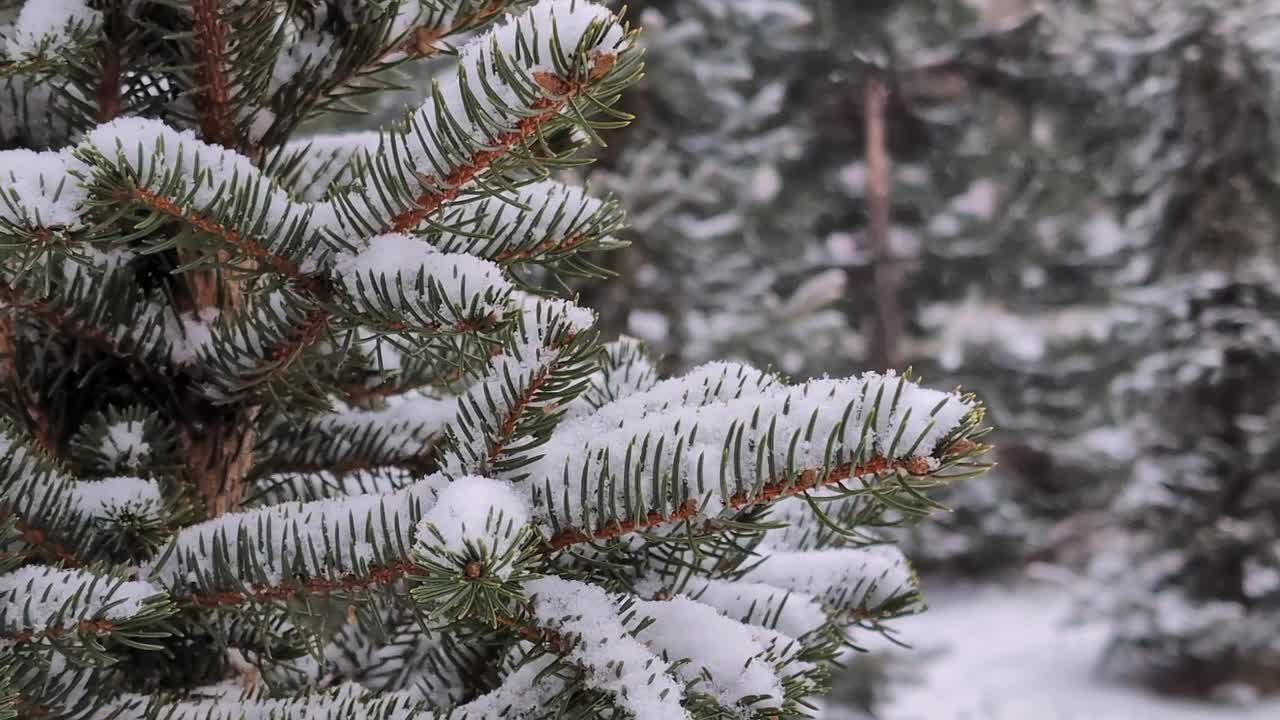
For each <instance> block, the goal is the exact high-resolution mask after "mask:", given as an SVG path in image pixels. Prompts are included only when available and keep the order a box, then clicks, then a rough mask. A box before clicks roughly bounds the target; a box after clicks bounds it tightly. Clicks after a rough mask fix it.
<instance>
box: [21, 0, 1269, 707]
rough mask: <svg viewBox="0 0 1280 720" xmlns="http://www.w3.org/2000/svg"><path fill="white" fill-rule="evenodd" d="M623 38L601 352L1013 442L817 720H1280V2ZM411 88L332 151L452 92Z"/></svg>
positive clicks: (575, 170)
mask: <svg viewBox="0 0 1280 720" xmlns="http://www.w3.org/2000/svg"><path fill="white" fill-rule="evenodd" d="M51 2H52V0H51ZM601 2H604V0H601ZM606 4H608V5H609V6H610V8H611V9H614V10H619V11H625V16H626V17H627V18H628V19H629V20H630V21H632V22H633V23H635V24H636V25H638V26H640V27H642V28H644V32H643V33H642V34H641V35H640V40H639V42H640V43H641V44H642V45H643V46H644V48H645V52H646V55H645V64H646V67H647V70H646V79H645V80H644V81H642V82H640V83H639V85H638V86H636V87H635V88H632V89H630V90H629V91H628V93H626V94H624V95H623V98H622V100H621V109H622V110H624V111H626V112H628V113H631V114H633V115H634V116H635V120H634V122H633V123H632V124H631V125H630V127H629V128H628V129H627V130H626V131H624V132H603V133H602V134H603V138H604V140H605V141H606V142H607V146H605V147H602V148H599V149H598V150H594V151H593V152H594V154H595V156H594V158H593V160H594V162H592V163H590V164H582V165H580V166H575V167H572V168H571V169H570V170H569V171H568V172H566V173H562V174H559V175H558V176H557V178H558V179H559V180H563V181H566V182H570V183H574V184H577V183H581V184H585V185H586V186H588V187H589V188H590V189H591V191H592V192H594V193H596V194H598V195H604V194H610V195H612V196H614V197H616V198H617V200H618V201H619V202H620V203H621V204H622V206H623V207H624V208H625V210H626V212H627V218H628V220H627V229H626V230H625V231H624V232H623V235H622V238H623V239H624V240H626V241H628V242H629V243H630V244H629V245H628V246H627V247H625V248H623V249H620V250H618V249H614V248H612V247H610V248H609V250H610V252H599V253H595V254H593V255H592V256H591V257H590V258H589V260H590V261H591V262H593V263H596V264H598V265H599V267H601V268H604V269H606V270H607V271H609V273H608V274H610V275H611V276H612V277H609V278H607V279H592V278H584V277H576V276H567V277H566V278H565V279H564V280H565V282H566V283H567V284H568V287H567V288H566V289H567V290H568V291H569V293H571V294H574V295H576V296H577V297H578V301H579V303H580V304H581V305H582V306H584V307H589V308H593V309H595V310H596V311H597V312H598V313H599V319H598V322H597V325H596V327H597V328H598V329H599V331H600V334H601V337H603V338H605V339H607V340H614V339H616V338H619V337H623V336H629V337H633V338H636V339H638V340H640V341H642V342H643V344H644V345H645V346H647V348H648V349H649V350H650V351H651V352H652V354H653V356H654V357H656V358H660V363H659V368H658V369H659V371H660V373H661V374H662V375H663V376H673V375H678V374H680V373H685V372H687V371H689V370H690V369H693V368H697V367H698V366H700V365H703V364H704V363H707V362H709V361H712V360H740V361H743V362H746V363H750V364H752V365H754V366H756V367H761V368H766V367H767V368H772V369H776V370H778V371H780V372H781V373H782V374H784V375H785V376H787V377H788V378H791V379H793V380H795V381H796V382H801V381H805V380H809V379H812V378H820V377H824V376H828V375H829V376H834V377H843V376H848V375H852V374H856V373H860V372H863V371H867V370H875V371H882V370H886V369H889V368H908V367H909V368H911V370H912V373H913V375H914V376H915V377H918V378H923V380H924V381H926V382H927V383H928V384H929V385H930V386H932V387H936V388H945V389H950V388H955V387H961V388H963V389H964V390H965V391H972V392H974V393H976V395H977V396H978V397H980V398H981V399H982V401H983V403H985V406H986V408H987V416H986V422H987V423H988V424H990V425H991V426H992V427H994V428H995V431H994V432H993V434H992V435H991V436H990V442H991V444H992V445H993V446H994V447H995V450H994V452H993V453H992V455H993V456H992V457H989V458H988V459H989V460H991V461H993V462H994V463H995V466H994V468H993V469H992V470H991V471H990V472H989V473H987V474H985V475H981V476H979V477H975V478H971V479H966V480H965V481H963V482H958V483H955V484H954V485H953V486H951V487H948V488H947V489H946V491H945V494H944V496H943V497H942V498H941V500H942V502H943V504H944V505H945V506H946V508H947V510H946V511H944V512H939V513H936V514H935V515H934V516H933V517H932V518H930V520H928V521H926V522H922V523H920V524H918V525H915V526H911V527H892V528H886V529H885V530H884V532H885V533H886V534H888V535H890V536H891V537H892V538H893V539H895V540H896V541H898V542H899V543H900V544H901V545H902V547H903V549H904V551H905V553H906V555H907V556H908V557H909V558H910V559H911V561H912V562H913V564H914V566H915V568H916V570H917V572H918V573H919V575H920V577H921V582H922V586H923V588H924V591H925V595H926V597H927V599H928V601H929V605H930V608H929V610H928V612H925V613H923V614H921V615H918V616H913V617H906V618H902V619H900V620H898V621H896V622H895V623H893V624H892V628H891V629H892V632H891V633H890V634H889V638H888V639H882V638H879V637H876V638H875V639H874V642H870V643H869V644H867V645H866V646H859V647H856V648H851V649H850V651H849V652H848V653H847V654H845V656H844V665H845V667H844V668H843V669H842V670H841V671H840V672H839V674H838V676H837V679H836V681H835V683H834V688H835V691H834V694H833V696H832V697H831V698H830V700H829V701H828V703H827V704H826V705H825V706H823V707H820V708H817V709H815V711H814V712H815V714H816V716H817V717H822V718H826V719H827V720H1015V719H1016V720H1084V719H1086V718H1087V719H1088V720H1227V719H1228V718H1243V719H1246V720H1247V719H1249V718H1257V719H1261V718H1276V717H1280V701H1277V700H1276V699H1275V698H1276V697H1277V696H1280V262H1278V261H1280V235H1278V231H1280V172H1278V171H1277V168H1280V162H1278V161H1280V1H1276V0H611V1H610V2H607V3H606ZM17 5H18V3H16V2H9V1H8V0H0V21H3V22H9V21H11V20H12V16H13V15H14V13H15V12H16V7H17ZM299 52H300V53H301V55H300V56H299V57H300V58H301V59H300V60H299V65H300V66H305V64H306V63H307V62H310V59H311V58H310V57H309V56H307V53H309V52H310V53H314V52H317V51H316V50H315V48H311V49H307V48H305V47H304V48H303V49H302V50H301V51H299ZM295 59H296V58H295ZM437 59H438V58H437ZM297 70H298V67H293V68H292V69H291V70H290V69H281V70H280V72H283V73H288V72H290V71H294V72H296V71H297ZM399 70H400V72H401V73H402V75H401V76H400V77H399V78H398V80H397V82H398V83H399V84H400V85H401V86H402V88H401V89H399V90H397V91H395V92H380V93H377V94H373V95H370V96H369V98H356V99H355V100H354V102H356V103H357V104H360V103H363V104H364V105H365V107H363V110H364V111H366V112H363V113H352V114H349V115H348V114H337V115H338V117H336V118H335V117H333V116H332V115H331V116H327V117H326V118H325V119H324V121H323V122H314V123H311V124H310V125H307V126H305V128H304V130H305V133H304V139H305V136H306V134H314V135H316V136H319V135H322V134H325V135H326V136H328V134H332V133H338V132H341V133H348V132H349V133H369V134H370V137H375V136H374V135H373V131H374V129H376V128H378V127H381V126H385V125H387V124H388V123H389V122H392V121H394V120H395V119H397V118H399V117H401V116H403V114H404V112H405V109H406V107H413V106H417V105H419V104H421V103H423V102H424V98H426V94H427V91H428V90H429V89H430V87H431V84H430V82H429V81H430V80H431V79H432V76H431V75H430V74H429V73H430V72H438V73H441V75H440V76H439V77H444V75H443V74H444V73H453V72H456V68H455V67H452V66H450V64H448V63H433V64H431V65H430V67H429V68H428V66H427V64H425V63H416V62H413V61H410V62H406V63H405V64H403V65H401V66H400V67H399ZM277 80H279V78H277ZM165 91H166V88H165V87H163V84H160V85H158V86H157V87H155V88H151V89H149V90H148V92H151V93H154V94H155V95H156V96H162V95H163V94H164V93H165ZM15 97H16V96H15ZM428 102H429V101H428ZM6 117H7V116H5V115H3V114H2V113H0V136H3V135H6V133H8V130H7V129H6V128H5V127H4V122H5V118H6ZM335 157H336V155H335ZM334 167H337V165H335V166H334ZM333 179H334V178H321V179H320V180H318V181H316V180H313V181H312V182H315V183H318V184H319V185H321V186H323V185H324V184H325V183H327V182H328V181H329V180H333ZM0 252H3V250H0ZM628 347H629V346H628ZM904 514H906V515H910V514H911V513H904ZM857 639H858V638H855V641H856V640H857Z"/></svg>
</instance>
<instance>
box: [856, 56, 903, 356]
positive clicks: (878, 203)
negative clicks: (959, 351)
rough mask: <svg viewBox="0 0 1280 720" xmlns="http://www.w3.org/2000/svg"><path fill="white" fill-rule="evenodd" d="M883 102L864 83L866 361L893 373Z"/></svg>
mask: <svg viewBox="0 0 1280 720" xmlns="http://www.w3.org/2000/svg"><path fill="white" fill-rule="evenodd" d="M888 99H889V90H888V88H887V87H886V86H885V84H884V81H883V80H881V79H880V78H878V77H871V78H869V79H868V80H867V84H866V87H865V88H864V95H863V103H862V107H863V112H864V113H865V118H864V119H865V122H864V127H865V128H866V143H867V145H866V155H867V214H868V219H869V223H868V225H867V238H868V240H869V241H870V245H871V252H872V256H873V258H874V261H873V262H874V265H873V272H874V281H873V282H874V286H875V309H876V318H875V331H874V334H873V335H872V338H871V355H870V358H869V359H870V361H871V364H872V366H873V367H875V368H876V369H878V370H887V369H889V368H895V367H898V365H899V364H900V363H901V361H902V358H901V348H902V334H903V320H902V307H901V305H900V304H899V298H898V292H899V289H900V285H901V277H900V268H899V267H898V264H897V261H896V259H895V258H894V257H893V248H892V247H891V246H890V244H889V228H890V223H891V222H892V198H891V195H890V185H891V182H890V171H891V166H890V160H889V150H888V132H887V129H886V127H885V109H886V107H887V105H888Z"/></svg>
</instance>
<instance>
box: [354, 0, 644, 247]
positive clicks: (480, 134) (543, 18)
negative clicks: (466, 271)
mask: <svg viewBox="0 0 1280 720" xmlns="http://www.w3.org/2000/svg"><path fill="white" fill-rule="evenodd" d="M633 44H634V43H633V39H632V36H631V35H630V34H629V33H627V32H626V31H625V30H624V29H623V27H622V25H621V21H620V20H619V19H618V18H617V17H616V16H614V15H613V14H612V13H611V12H610V11H609V10H608V9H607V8H605V7H604V6H601V5H597V4H594V3H589V2H579V1H578V0H541V1H540V2H538V3H537V4H535V5H534V6H533V7H532V8H530V9H529V11H528V12H526V13H524V14H523V15H520V16H518V17H514V18H510V19H508V21H507V22H506V23H505V24H502V25H499V26H498V27H496V28H494V29H492V30H490V31H489V32H487V33H486V34H484V35H482V36H480V37H478V38H477V39H475V40H473V41H471V42H470V43H468V44H467V45H466V46H465V47H463V48H462V49H461V51H460V52H459V59H458V72H457V76H456V77H455V78H452V79H450V80H448V81H446V82H442V83H437V84H436V85H435V87H434V88H433V90H432V93H431V96H430V97H429V98H428V99H427V101H426V102H425V103H424V104H423V105H422V107H421V108H419V109H418V110H417V111H416V112H414V113H413V114H412V115H411V116H410V117H409V118H408V120H407V123H406V125H407V127H406V128H405V130H404V131H403V132H390V133H386V134H384V136H383V138H382V141H381V143H380V145H379V149H380V153H379V154H380V155H381V156H383V157H391V158H403V159H405V160H404V161H401V163H400V164H394V163H392V164H388V163H385V162H383V163H375V162H373V160H372V159H366V160H365V161H364V163H365V164H366V166H367V167H369V168H370V170H371V171H372V172H371V173H370V176H369V178H368V180H369V181H370V185H369V187H367V188H365V189H364V190H361V191H359V192H353V193H348V194H346V195H344V196H343V197H341V198H339V200H340V201H341V202H342V203H343V206H344V210H345V215H346V217H347V218H348V219H349V220H350V221H351V223H352V224H353V226H354V227H355V228H357V230H358V232H359V234H361V235H364V236H369V235H374V234H377V233H380V232H388V231H395V232H402V231H405V230H409V229H411V228H413V227H415V226H417V225H418V224H419V223H421V222H422V221H423V220H424V219H426V218H428V217H429V216H431V215H433V214H434V213H436V212H437V211H438V210H439V209H440V208H441V207H442V205H444V203H446V202H448V201H450V200H453V199H455V198H457V197H458V196H459V195H460V193H461V192H462V189H463V188H464V187H465V186H466V185H468V184H469V183H471V182H472V181H474V180H475V179H476V178H477V177H478V176H479V175H480V174H481V173H482V172H484V171H485V170H489V169H491V168H494V167H495V163H500V162H510V161H517V162H526V161H528V160H529V156H528V153H523V152H518V151H515V148H518V147H520V146H522V145H524V144H525V143H527V142H529V141H531V140H533V139H534V138H535V137H537V136H539V135H540V134H541V133H544V132H545V130H546V128H547V126H548V125H549V124H550V123H553V122H558V121H562V120H563V121H566V122H567V121H570V120H572V121H573V122H576V123H580V124H581V123H586V122H587V121H586V120H584V119H582V118H585V117H586V115H588V114H592V113H593V112H594V111H595V110H597V109H598V108H599V107H601V106H607V105H608V104H609V102H611V101H612V98H613V97H614V96H615V95H616V94H617V91H618V90H619V89H620V88H621V87H623V86H625V85H627V84H630V83H631V82H634V80H635V79H636V77H637V76H638V66H637V64H636V62H635V61H632V60H628V62H625V63H624V62H622V61H621V60H622V56H623V54H624V53H626V54H628V58H632V57H634V55H635V53H634V52H628V51H631V50H632V48H633ZM587 97H591V98H593V102H592V103H591V105H590V106H589V108H590V109H589V110H588V106H584V107H579V106H578V103H579V101H580V100H582V99H585V98H587Z"/></svg>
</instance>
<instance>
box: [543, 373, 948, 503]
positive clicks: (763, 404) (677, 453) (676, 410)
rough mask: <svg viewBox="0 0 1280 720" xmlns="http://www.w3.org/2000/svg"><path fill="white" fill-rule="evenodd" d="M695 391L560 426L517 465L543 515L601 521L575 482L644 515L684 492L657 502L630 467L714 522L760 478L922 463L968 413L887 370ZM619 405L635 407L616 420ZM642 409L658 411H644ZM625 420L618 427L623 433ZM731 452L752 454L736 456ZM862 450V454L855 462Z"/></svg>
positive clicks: (654, 396) (640, 397)
mask: <svg viewBox="0 0 1280 720" xmlns="http://www.w3.org/2000/svg"><path fill="white" fill-rule="evenodd" d="M697 387H698V386H697V385H696V384H695V385H694V387H693V388H686V387H682V386H681V385H679V384H676V385H664V384H662V383H659V384H658V385H657V386H655V387H654V388H653V389H652V390H649V391H647V392H642V393H636V394H634V395H631V396H629V397H627V398H625V399H623V400H621V401H619V402H618V403H612V404H610V405H606V406H605V407H604V408H602V409H601V411H600V412H599V413H597V414H595V415H589V416H585V417H583V418H580V419H578V420H575V421H573V422H571V423H565V424H564V425H562V426H561V427H559V428H557V430H556V432H555V433H554V434H553V435H552V437H551V439H550V441H549V442H548V443H547V444H546V445H544V446H543V448H542V449H541V450H540V452H541V453H542V457H541V459H540V460H539V461H538V462H536V463H534V464H533V465H530V466H529V467H528V468H522V469H521V472H522V473H527V474H528V476H529V478H530V479H531V480H532V482H533V485H534V487H535V488H540V489H542V493H543V494H542V496H541V497H540V498H539V501H540V504H541V505H542V506H543V508H542V509H543V510H544V514H546V515H550V514H552V512H554V514H555V515H556V517H557V520H558V521H559V522H560V523H562V524H568V525H571V526H573V527H578V528H594V527H595V526H596V524H597V523H601V522H604V521H606V518H603V517H596V515H597V514H598V512H597V508H595V507H594V504H593V500H594V497H593V494H592V496H584V495H583V493H582V491H581V489H580V483H579V480H578V479H579V478H582V477H589V478H598V479H599V482H604V483H610V484H612V485H613V486H614V487H616V488H618V490H619V491H621V490H622V487H621V486H622V485H626V487H627V490H626V492H629V493H634V494H636V495H638V496H639V497H638V498H637V499H639V500H642V501H643V502H642V503H639V504H641V505H643V506H644V507H646V508H653V507H656V506H657V504H658V503H659V502H660V501H662V500H664V499H665V500H667V501H672V500H674V501H676V502H683V498H682V497H675V498H672V497H666V498H659V497H658V495H657V490H656V489H655V487H654V483H650V482H643V483H638V484H637V483H634V482H632V481H631V480H630V479H629V478H631V477H632V476H633V475H634V471H633V470H632V469H631V468H633V467H635V464H636V463H645V466H646V469H645V474H646V476H649V475H652V476H654V477H673V478H674V479H675V480H674V483H673V485H671V487H672V488H673V491H674V492H675V493H683V492H684V488H685V487H688V492H689V494H690V499H694V500H696V501H697V502H699V503H700V504H701V512H703V513H705V514H708V515H712V514H716V513H719V512H720V511H721V510H723V509H724V508H725V507H726V506H727V505H728V504H729V503H730V501H731V500H732V499H733V498H734V497H735V496H739V495H741V496H742V497H744V498H750V497H751V495H752V494H753V493H754V492H757V491H758V488H759V487H760V485H761V478H766V477H767V478H776V479H779V480H780V479H782V475H783V473H785V472H786V471H787V469H788V468H791V469H792V470H794V471H796V472H800V471H804V470H808V469H820V468H823V467H829V466H835V465H844V464H850V463H851V462H861V461H864V460H865V459H868V458H870V457H874V456H877V455H879V456H883V457H892V458H895V459H901V458H907V457H911V456H914V457H925V458H927V457H929V456H930V455H931V453H933V451H934V450H935V449H936V445H937V443H938V442H939V441H940V440H941V439H942V438H944V437H945V436H946V435H948V434H949V433H950V432H952V431H953V430H954V429H955V428H957V427H958V426H959V424H960V423H961V421H962V420H963V419H964V417H965V416H966V415H967V414H968V413H969V412H970V411H971V410H972V405H971V404H970V402H969V401H967V400H965V399H963V398H962V397H961V396H959V395H958V394H956V393H944V392H939V391H936V390H931V389H928V388H923V387H920V386H919V385H917V384H915V383H913V382H909V381H907V380H906V379H905V378H902V377H900V376H897V375H895V374H893V373H889V374H886V375H880V374H878V373H866V374H864V375H862V376H861V377H857V378H847V379H840V380H835V379H821V380H812V381H809V382H807V383H803V384H800V385H794V386H785V385H779V386H777V387H773V388H769V389H766V390H765V391H764V392H761V393H749V394H745V395H744V396H742V397H738V398H736V399H732V400H724V401H719V402H709V403H707V404H698V403H699V402H700V400H699V399H698V398H699V397H700V396H699V395H698V394H697V393H694V394H693V395H692V396H690V395H689V394H687V393H686V390H688V389H697ZM717 395H718V393H717ZM702 397H707V396H702ZM895 398H896V399H897V403H896V405H895V403H894V401H895ZM685 403H689V404H688V405H686V404H685ZM615 405H616V406H619V407H621V406H627V407H633V408H636V409H637V410H638V411H639V412H633V413H628V414H626V415H621V414H619V413H618V411H617V410H615V409H614V408H613V407H612V406H615ZM649 408H653V410H654V411H652V412H650V414H647V415H645V414H643V413H645V412H646V411H648V410H649ZM660 408H669V409H666V410H661V411H659V409H660ZM759 418H768V422H767V423H765V422H759V421H758V419H759ZM615 419H616V423H615V422H614V420H615ZM622 420H626V423H625V425H622V426H621V427H619V426H618V423H621V421H622ZM872 420H874V422H872ZM864 428H865V432H864ZM659 438H661V439H663V442H662V443H659V442H658V439H659ZM727 447H728V448H750V449H752V450H747V451H743V452H742V453H741V456H740V457H735V454H736V453H734V452H730V453H726V452H725V449H726V448H727ZM859 449H861V451H862V453H863V455H862V457H861V458H859V457H855V456H856V453H857V451H858V450H859ZM628 458H629V460H628ZM930 462H931V461H930ZM624 466H626V467H624ZM566 497H567V498H568V500H569V503H568V505H567V506H564V499H565V498H566ZM634 500H635V499H633V500H632V501H629V504H628V509H629V508H630V507H631V506H632V504H631V503H634Z"/></svg>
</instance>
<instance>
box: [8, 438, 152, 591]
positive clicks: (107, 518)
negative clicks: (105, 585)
mask: <svg viewBox="0 0 1280 720" xmlns="http://www.w3.org/2000/svg"><path fill="white" fill-rule="evenodd" d="M0 516H12V517H15V518H16V519H17V525H18V530H19V534H18V540H19V541H20V543H19V544H20V545H21V546H25V547H29V548H30V549H31V551H32V552H34V553H36V554H40V555H44V556H46V557H48V558H49V559H50V560H53V561H57V562H60V563H62V564H63V565H65V566H68V567H74V566H78V565H80V564H82V563H83V562H86V561H88V560H91V559H92V557H89V556H90V555H95V554H100V553H104V552H107V551H108V550H109V549H110V543H109V540H110V538H111V536H112V535H113V534H116V533H124V532H128V530H127V528H126V526H132V525H137V524H155V523H159V522H160V521H161V520H162V519H163V517H164V504H163V501H162V498H161V495H160V489H159V486H158V484H157V483H156V482H155V481H154V480H150V479H142V478H136V477H127V476H121V477H113V478H108V479H105V480H98V481H78V480H76V479H74V478H72V477H70V476H68V475H66V474H65V473H64V472H63V471H62V470H61V468H59V467H57V466H54V465H53V464H51V463H49V462H46V461H45V460H43V459H42V458H40V457H39V456H38V455H36V454H34V453H33V452H32V451H31V450H30V449H28V448H27V447H26V446H25V445H24V444H23V443H21V442H19V441H18V439H17V437H16V435H14V434H13V432H12V431H10V430H6V429H3V428H0Z"/></svg>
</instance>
